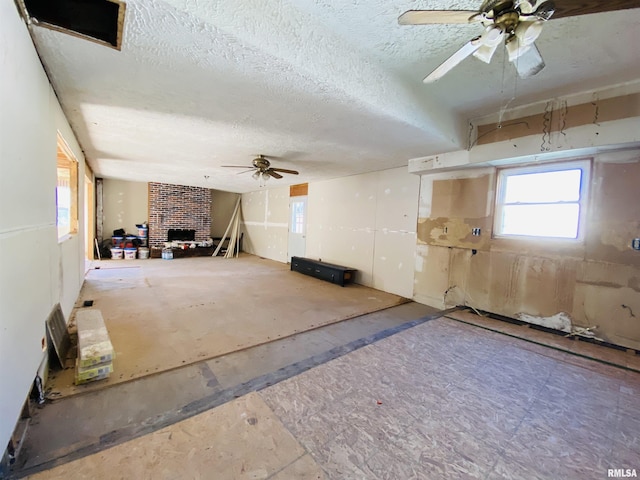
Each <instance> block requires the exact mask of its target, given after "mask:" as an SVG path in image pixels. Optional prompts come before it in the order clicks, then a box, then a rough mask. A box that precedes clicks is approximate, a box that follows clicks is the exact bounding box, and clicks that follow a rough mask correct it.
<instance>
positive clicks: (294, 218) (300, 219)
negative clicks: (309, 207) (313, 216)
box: [291, 201, 305, 234]
mask: <svg viewBox="0 0 640 480" xmlns="http://www.w3.org/2000/svg"><path fill="white" fill-rule="evenodd" d="M304 210H305V202H304V201H300V202H296V201H292V202H291V233H301V234H304Z"/></svg>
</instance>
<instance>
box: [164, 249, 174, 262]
mask: <svg viewBox="0 0 640 480" xmlns="http://www.w3.org/2000/svg"><path fill="white" fill-rule="evenodd" d="M162 259H163V260H173V250H171V249H170V248H163V249H162Z"/></svg>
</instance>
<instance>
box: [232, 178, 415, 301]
mask: <svg viewBox="0 0 640 480" xmlns="http://www.w3.org/2000/svg"><path fill="white" fill-rule="evenodd" d="M419 187H420V179H419V177H416V176H415V175H411V174H409V173H407V170H406V168H404V167H403V168H395V169H391V170H384V171H381V172H374V173H367V174H364V175H354V176H351V177H344V178H338V179H335V180H327V181H323V182H316V183H310V184H309V189H308V195H307V202H308V203H307V235H306V252H307V253H306V256H307V257H309V258H316V259H322V260H323V261H326V262H330V263H337V264H341V265H347V266H349V267H353V268H356V269H357V270H358V273H357V275H356V282H357V283H360V284H362V285H366V286H370V287H373V288H377V289H379V290H384V291H386V292H390V293H395V294H397V295H402V296H405V297H408V298H411V297H412V296H413V275H414V274H413V272H414V263H415V249H416V218H417V213H418V193H419ZM242 214H243V219H244V231H245V239H244V249H245V251H247V252H249V253H253V254H255V255H260V256H263V257H266V258H271V259H274V260H278V261H280V262H286V261H287V259H288V257H287V248H288V240H289V239H288V227H289V225H288V222H289V188H288V187H284V188H277V189H271V190H259V191H256V192H252V193H247V194H243V195H242Z"/></svg>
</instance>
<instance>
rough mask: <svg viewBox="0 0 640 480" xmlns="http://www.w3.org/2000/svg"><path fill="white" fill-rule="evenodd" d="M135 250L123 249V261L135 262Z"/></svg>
mask: <svg viewBox="0 0 640 480" xmlns="http://www.w3.org/2000/svg"><path fill="white" fill-rule="evenodd" d="M137 251H138V249H137V248H125V249H124V259H125V260H135V259H136V252H137Z"/></svg>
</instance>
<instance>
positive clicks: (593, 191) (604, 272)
mask: <svg viewBox="0 0 640 480" xmlns="http://www.w3.org/2000/svg"><path fill="white" fill-rule="evenodd" d="M476 173H477V172H476ZM476 173H474V174H472V173H467V172H465V171H458V172H453V173H447V174H438V175H437V176H436V175H428V176H426V177H425V176H423V177H422V183H421V195H420V207H419V212H420V215H427V217H420V218H419V223H418V244H419V247H418V249H417V255H418V258H417V259H416V261H415V263H414V265H415V295H414V299H415V300H417V301H420V302H423V303H427V304H429V305H432V306H436V307H443V306H445V305H446V306H451V305H456V304H466V305H470V306H473V307H474V308H477V309H479V310H486V311H489V312H493V313H497V314H500V315H505V316H508V317H512V318H520V319H523V320H525V321H527V322H531V323H535V324H539V325H543V326H548V327H550V328H558V329H560V330H562V331H565V332H567V333H569V332H575V331H579V329H581V328H590V327H594V326H597V328H596V329H594V330H593V332H592V334H593V335H595V336H596V337H597V338H601V339H603V340H605V341H608V342H611V343H615V344H618V345H623V346H626V347H629V348H639V347H640V322H638V321H637V318H636V317H635V315H636V313H637V312H638V310H639V309H640V253H639V252H637V251H635V250H633V249H632V248H631V240H632V238H635V237H640V230H639V228H640V224H639V223H638V218H640V189H638V188H636V186H635V183H636V182H635V179H636V178H639V177H640V160H639V154H638V150H633V151H627V152H618V153H617V154H616V155H612V154H601V155H596V156H595V157H594V160H593V170H592V175H591V184H590V186H589V192H590V198H589V205H588V207H587V208H588V210H587V216H586V220H585V224H584V229H585V232H586V236H585V240H584V241H576V242H570V241H569V242H567V241H557V240H556V241H553V240H547V239H528V240H523V239H516V238H507V237H501V238H490V236H489V235H488V236H487V237H486V239H485V240H484V242H481V243H478V244H473V243H471V242H470V241H469V238H467V237H465V236H464V234H465V232H466V231H467V230H465V229H464V228H467V229H468V227H469V225H467V226H466V227H465V223H466V222H467V221H468V219H467V218H458V217H448V216H445V215H446V214H454V215H460V214H464V213H465V212H467V211H473V209H474V208H478V206H477V205H473V202H471V203H468V204H467V205H466V206H463V207H462V206H460V205H462V204H464V202H463V200H460V199H455V198H453V197H454V195H453V193H452V192H453V189H454V188H455V187H454V186H452V185H451V184H450V183H447V182H440V181H441V180H443V179H445V180H450V179H457V180H459V179H460V177H461V176H464V175H467V174H468V175H469V177H470V178H471V177H475V178H477V174H476ZM443 176H444V177H443ZM448 176H450V177H448ZM493 177H494V178H493V179H492V180H490V181H489V182H486V183H484V188H486V189H487V191H486V192H484V194H483V193H482V191H481V190H482V188H477V189H473V188H468V189H467V190H466V191H465V192H462V190H461V191H460V192H461V195H462V196H463V197H464V195H465V194H466V193H468V192H469V191H474V194H473V196H474V197H475V198H478V199H479V201H480V203H482V205H484V206H488V207H489V209H490V211H489V212H488V214H487V217H486V219H487V220H489V221H491V216H492V212H491V209H492V208H493V200H490V201H489V200H486V201H485V202H482V200H481V199H489V198H492V196H493V190H494V189H495V186H494V183H495V181H496V180H495V175H493ZM465 183H467V182H460V183H459V185H462V184H465ZM467 184H468V183H467ZM487 202H488V203H487ZM479 211H480V209H478V210H477V211H476V212H475V213H476V214H477V213H478V212H479ZM434 212H435V214H438V215H441V216H437V217H436V216H432V215H433V213H434ZM476 220H477V219H476ZM445 228H446V229H447V234H448V236H445V234H444V229H445ZM453 240H455V241H453ZM476 245H477V246H476ZM443 297H444V300H443ZM631 313H633V315H631ZM638 318H640V314H638Z"/></svg>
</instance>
